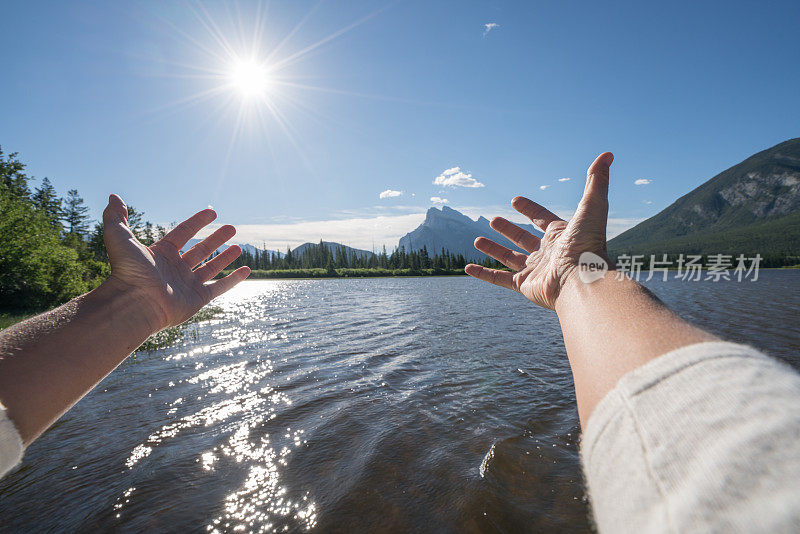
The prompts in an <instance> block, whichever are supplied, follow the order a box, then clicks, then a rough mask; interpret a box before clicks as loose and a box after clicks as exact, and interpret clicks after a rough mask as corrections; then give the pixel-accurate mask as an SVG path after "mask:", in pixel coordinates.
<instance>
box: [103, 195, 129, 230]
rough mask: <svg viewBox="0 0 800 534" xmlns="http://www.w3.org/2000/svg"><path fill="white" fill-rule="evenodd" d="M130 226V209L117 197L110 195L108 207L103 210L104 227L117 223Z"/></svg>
mask: <svg viewBox="0 0 800 534" xmlns="http://www.w3.org/2000/svg"><path fill="white" fill-rule="evenodd" d="M120 222H121V223H122V224H124V225H126V226H127V225H128V207H127V206H126V205H125V202H123V201H122V199H121V198H120V197H119V196H117V195H113V194H112V195H109V197H108V205H107V206H106V209H105V210H103V225H104V226H112V225H114V224H117V223H120Z"/></svg>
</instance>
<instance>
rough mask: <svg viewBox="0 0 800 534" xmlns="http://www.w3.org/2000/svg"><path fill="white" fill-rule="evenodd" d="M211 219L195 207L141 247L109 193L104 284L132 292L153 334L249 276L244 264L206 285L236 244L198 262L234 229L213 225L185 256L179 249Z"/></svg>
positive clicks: (105, 217)
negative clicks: (107, 264) (154, 240)
mask: <svg viewBox="0 0 800 534" xmlns="http://www.w3.org/2000/svg"><path fill="white" fill-rule="evenodd" d="M216 218H217V214H216V213H215V212H214V210H212V209H205V210H203V211H200V212H198V213H196V214H194V215H192V216H191V217H189V218H188V219H186V220H185V221H183V222H182V223H180V224H179V225H177V226H176V227H175V228H173V229H172V230H171V231H170V232H169V233H168V234H167V235H165V236H164V238H163V239H161V240H159V241H158V242H157V243H155V244H153V245H152V246H150V247H146V246H144V245H143V244H142V243H140V242H139V240H138V239H136V237H135V236H134V235H133V232H131V229H130V227H129V226H128V208H127V207H126V206H125V203H124V202H123V201H122V199H121V198H120V197H118V196H117V195H111V196H110V197H109V199H108V206H107V207H106V209H105V211H104V212H103V224H104V227H105V232H104V240H105V243H106V249H107V251H108V257H109V260H110V261H111V277H110V278H109V279H108V281H107V282H108V283H109V284H115V285H118V286H120V288H122V289H123V290H125V291H130V292H132V293H133V294H134V295H135V296H136V300H137V302H139V303H140V304H141V305H142V307H143V309H144V310H145V312H146V314H147V317H148V321H149V322H150V324H151V328H152V329H153V331H154V332H155V331H158V330H161V329H163V328H166V327H168V326H173V325H177V324H180V323H182V322H184V321H185V320H187V319H188V318H190V317H191V316H192V315H194V314H195V313H196V312H197V311H198V310H199V309H200V308H202V307H203V306H205V305H206V304H208V303H209V302H210V301H211V300H212V299H214V298H216V297H218V296H219V295H221V294H223V293H225V292H226V291H228V290H229V289H231V288H232V287H233V286H235V285H236V284H238V283H239V282H241V281H242V280H244V279H245V278H247V276H248V275H249V274H250V268H249V267H240V268H238V269H236V270H235V271H233V272H232V273H231V274H229V275H228V276H226V277H225V278H222V279H219V280H215V281H213V282H210V283H206V282H208V281H209V280H211V279H212V278H214V277H215V276H216V275H217V274H219V273H220V272H221V271H222V269H224V268H225V267H227V266H228V265H229V264H230V263H231V262H232V261H233V260H235V259H236V258H238V257H239V255H240V254H241V249H240V248H239V246H238V245H233V246H230V247H228V248H226V249H225V250H224V251H222V252H221V253H220V254H219V255H217V256H215V257H214V258H212V259H210V260H209V261H207V262H206V263H203V264H202V265H200V264H201V263H202V262H203V260H205V259H206V258H208V257H209V256H210V255H211V254H212V253H213V252H214V251H215V250H217V248H219V247H220V246H221V245H222V244H224V243H225V242H226V241H227V240H229V239H230V238H232V237H233V236H234V234H235V233H236V229H235V228H234V227H233V226H231V225H225V226H222V227H220V228H218V229H217V230H216V231H215V232H214V233H212V234H211V235H210V236H208V237H207V238H205V239H204V240H203V241H201V242H200V243H197V244H196V245H195V246H193V247H192V248H191V249H189V250H188V251H187V252H185V253H184V254H181V253H180V250H181V248H183V247H184V246H185V245H186V243H187V242H188V241H189V240H190V239H191V238H192V237H194V235H195V234H197V232H199V231H200V230H201V229H202V228H203V227H205V226H206V225H208V224H210V223H211V222H212V221H213V220H214V219H216ZM198 265H199V267H198ZM195 267H196V268H195Z"/></svg>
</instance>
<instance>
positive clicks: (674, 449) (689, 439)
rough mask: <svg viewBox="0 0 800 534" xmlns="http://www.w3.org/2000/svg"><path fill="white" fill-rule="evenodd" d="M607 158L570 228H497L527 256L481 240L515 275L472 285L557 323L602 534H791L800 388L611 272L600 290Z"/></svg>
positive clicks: (540, 214)
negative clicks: (496, 290) (510, 297)
mask: <svg viewBox="0 0 800 534" xmlns="http://www.w3.org/2000/svg"><path fill="white" fill-rule="evenodd" d="M611 160H612V156H611V154H610V153H605V154H601V155H600V156H599V157H598V158H597V159H596V160H595V161H594V163H593V164H592V166H591V167H590V168H589V172H588V177H587V180H586V188H585V190H584V193H583V198H582V199H581V201H580V204H579V205H578V208H577V210H576V211H575V214H574V215H573V216H572V218H571V219H570V221H569V222H566V221H563V220H561V219H560V218H558V217H557V216H556V215H554V214H553V213H551V212H549V211H548V210H546V209H545V208H543V207H541V206H539V205H538V204H535V203H533V202H531V201H530V200H528V199H525V198H522V197H517V198H515V199H514V201H513V205H514V207H515V208H516V209H517V210H518V211H519V212H521V213H523V214H524V215H526V216H527V217H528V218H530V219H531V220H532V221H533V222H534V224H536V225H537V226H538V227H540V228H541V229H542V230H544V231H545V232H544V236H543V237H542V239H541V240H540V239H538V238H536V237H534V236H533V235H531V234H530V233H528V232H525V231H524V230H522V229H520V228H518V227H516V226H515V225H513V224H511V223H509V222H508V221H506V220H505V219H501V218H496V219H494V220H493V221H492V227H493V228H494V229H495V230H497V231H498V232H500V233H502V234H503V235H505V236H506V237H508V238H509V239H511V240H512V241H514V242H515V243H517V244H518V245H519V246H520V247H522V248H523V249H525V250H526V251H527V252H528V253H529V254H528V255H527V256H526V255H524V254H519V253H517V252H514V251H511V250H509V249H507V248H505V247H501V246H500V245H498V244H496V243H494V242H492V241H489V240H488V239H484V238H478V239H477V240H476V242H475V246H476V247H477V248H478V249H479V250H481V251H483V252H485V253H487V254H489V255H490V256H492V257H494V258H496V259H497V260H499V261H501V262H503V263H504V264H506V265H507V266H508V267H510V268H512V269H514V271H516V272H513V273H511V272H506V271H499V270H492V269H486V268H483V267H480V266H478V265H468V266H467V268H466V270H467V273H469V274H471V275H472V276H475V277H477V278H480V279H482V280H485V281H487V282H492V283H494V284H498V285H501V286H503V287H507V288H509V289H513V290H515V291H519V292H520V293H522V294H523V295H525V296H526V297H528V298H529V299H530V300H532V301H533V302H535V303H536V304H539V305H540V306H544V307H547V308H551V309H554V310H555V311H556V312H557V313H558V318H559V321H560V322H561V329H562V331H563V333H564V343H565V345H566V348H567V355H568V357H569V362H570V366H571V367H572V374H573V376H574V379H575V393H576V397H577V401H578V413H579V415H580V419H581V427H582V429H583V433H582V437H581V459H582V463H583V468H584V473H585V476H586V484H587V487H588V491H589V497H590V499H591V501H592V511H593V513H594V517H595V522H596V524H597V526H598V530H599V531H600V532H661V531H665V530H666V531H674V532H685V531H691V532H698V531H700V532H706V531H709V532H717V531H725V532H728V531H731V532H751V531H764V532H789V531H793V530H796V527H797V525H798V524H800V506H798V504H797V503H798V502H800V485H798V484H797V479H798V477H800V445H799V444H800V440H798V429H800V376H798V375H797V374H796V373H794V372H793V371H791V370H790V369H789V368H788V367H786V366H785V365H782V364H780V363H778V362H777V361H775V360H773V359H771V358H768V357H766V356H764V355H763V354H761V353H759V352H758V351H757V350H755V349H753V348H750V347H747V346H744V345H737V344H734V343H725V342H721V341H719V340H717V339H716V338H715V337H714V336H712V335H711V334H708V333H706V332H704V331H702V330H699V329H697V328H695V327H694V326H692V325H690V324H689V323H687V322H686V321H683V320H682V319H680V318H679V317H677V316H676V315H675V314H673V313H672V312H670V311H669V310H668V309H667V308H666V306H664V304H662V303H661V301H659V300H658V299H657V298H656V297H655V296H654V295H652V294H651V293H650V292H649V291H647V289H645V288H644V287H642V286H641V285H639V284H638V283H636V282H635V281H633V280H631V279H630V278H627V277H618V276H617V274H618V273H616V272H615V271H614V270H613V266H612V270H611V271H609V272H608V273H606V274H605V275H604V276H602V277H601V278H600V279H599V280H595V281H592V278H593V277H589V276H586V271H581V270H580V263H581V262H580V257H581V254H583V253H591V254H593V255H596V256H599V257H600V258H603V259H604V261H608V257H607V254H606V238H605V237H606V218H607V214H608V176H609V174H608V170H609V165H610V164H611ZM600 258H596V259H597V260H599V259H600ZM581 274H583V276H581ZM582 279H583V280H582ZM706 342H710V343H706ZM765 510H769V513H764V511H765Z"/></svg>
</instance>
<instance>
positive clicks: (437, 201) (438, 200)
mask: <svg viewBox="0 0 800 534" xmlns="http://www.w3.org/2000/svg"><path fill="white" fill-rule="evenodd" d="M431 202H433V203H434V204H447V203H448V202H449V201H448V200H447V199H446V198H442V197H431Z"/></svg>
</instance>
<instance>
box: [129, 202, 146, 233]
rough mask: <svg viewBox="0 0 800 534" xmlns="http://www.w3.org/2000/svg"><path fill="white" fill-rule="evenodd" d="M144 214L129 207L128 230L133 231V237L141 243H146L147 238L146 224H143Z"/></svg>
mask: <svg viewBox="0 0 800 534" xmlns="http://www.w3.org/2000/svg"><path fill="white" fill-rule="evenodd" d="M143 217H144V212H143V211H141V212H140V211H136V208H134V207H133V206H128V228H130V229H131V232H133V235H135V236H136V238H137V239H138V240H139V241H142V242H144V241H145V239H146V236H145V235H144V222H143Z"/></svg>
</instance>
